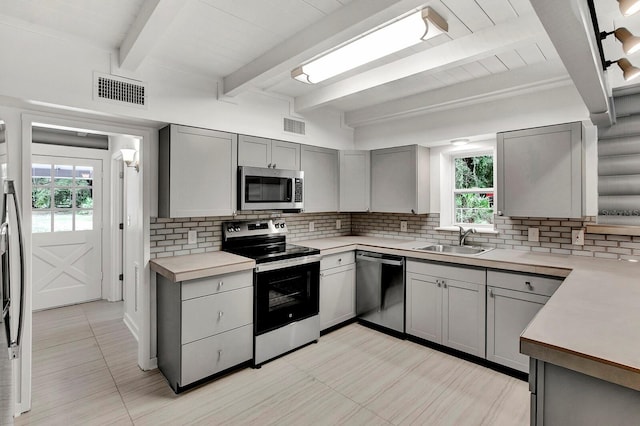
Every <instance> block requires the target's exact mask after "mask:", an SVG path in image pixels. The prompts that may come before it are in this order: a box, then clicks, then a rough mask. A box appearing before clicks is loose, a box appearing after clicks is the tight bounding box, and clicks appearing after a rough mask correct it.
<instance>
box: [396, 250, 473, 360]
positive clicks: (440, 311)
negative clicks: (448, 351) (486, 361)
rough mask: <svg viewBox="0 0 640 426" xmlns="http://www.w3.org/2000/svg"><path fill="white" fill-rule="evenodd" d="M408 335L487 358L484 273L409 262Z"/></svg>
mask: <svg viewBox="0 0 640 426" xmlns="http://www.w3.org/2000/svg"><path fill="white" fill-rule="evenodd" d="M406 280H407V294H406V298H407V303H406V332H407V334H409V335H412V336H416V337H420V338H422V339H425V340H429V341H432V342H434V343H438V344H441V345H445V346H448V347H451V348H453V349H457V350H459V351H462V352H466V353H469V354H472V355H476V356H479V357H483V358H484V356H485V270H484V269H478V268H470V267H465V266H448V265H443V264H439V263H431V262H419V261H413V260H408V261H407V275H406Z"/></svg>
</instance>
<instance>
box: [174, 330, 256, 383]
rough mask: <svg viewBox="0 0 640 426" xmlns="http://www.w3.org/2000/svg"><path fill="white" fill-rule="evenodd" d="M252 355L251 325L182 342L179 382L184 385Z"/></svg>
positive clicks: (248, 358) (243, 360)
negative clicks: (189, 341)
mask: <svg viewBox="0 0 640 426" xmlns="http://www.w3.org/2000/svg"><path fill="white" fill-rule="evenodd" d="M252 356H253V326H252V325H246V326H244V327H240V328H236V329H235V330H231V331H229V332H227V333H222V334H218V335H216V336H212V337H209V338H206V339H202V340H198V341H195V342H192V343H189V344H186V345H183V346H182V374H181V383H180V385H181V386H186V385H188V384H190V383H193V382H195V381H197V380H200V379H202V378H205V377H208V376H210V375H212V374H215V373H218V372H220V371H223V370H226V369H227V368H231V367H233V366H235V365H238V364H241V363H243V362H245V361H248V360H250V359H251V358H252Z"/></svg>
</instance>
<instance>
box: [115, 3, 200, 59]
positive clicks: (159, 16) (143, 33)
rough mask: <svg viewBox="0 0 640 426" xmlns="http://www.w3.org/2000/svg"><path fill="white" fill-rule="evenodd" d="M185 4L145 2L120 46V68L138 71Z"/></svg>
mask: <svg viewBox="0 0 640 426" xmlns="http://www.w3.org/2000/svg"><path fill="white" fill-rule="evenodd" d="M186 3H187V1H186V0H145V1H144V3H143V4H142V7H141V8H140V12H138V16H136V19H135V21H134V22H133V24H132V25H131V28H129V32H128V33H127V35H126V36H125V38H124V40H123V42H122V44H121V45H120V52H119V59H120V68H123V69H125V70H128V71H135V70H136V69H138V67H139V66H140V64H141V63H142V61H143V60H144V59H145V58H146V57H147V56H148V55H149V53H151V50H152V49H153V46H154V45H155V44H156V42H157V41H158V39H160V36H161V35H162V34H163V33H164V31H165V30H166V29H167V27H168V26H169V24H170V23H171V22H172V21H173V20H174V19H175V17H176V16H177V15H178V12H180V10H181V9H182V7H183V6H184V5H185V4H186Z"/></svg>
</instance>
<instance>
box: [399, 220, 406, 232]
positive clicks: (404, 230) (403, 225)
mask: <svg viewBox="0 0 640 426" xmlns="http://www.w3.org/2000/svg"><path fill="white" fill-rule="evenodd" d="M400 232H407V221H406V220H401V221H400Z"/></svg>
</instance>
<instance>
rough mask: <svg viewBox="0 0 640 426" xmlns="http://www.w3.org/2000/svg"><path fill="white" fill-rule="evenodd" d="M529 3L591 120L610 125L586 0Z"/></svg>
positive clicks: (609, 107) (606, 90) (602, 74)
mask: <svg viewBox="0 0 640 426" xmlns="http://www.w3.org/2000/svg"><path fill="white" fill-rule="evenodd" d="M531 5H532V6H533V9H534V10H535V12H536V14H537V15H538V17H539V18H540V21H541V22H542V25H543V26H544V28H545V30H546V32H547V34H548V35H549V38H550V39H551V42H552V43H553V45H554V47H555V48H556V51H557V52H558V55H560V58H561V59H562V62H563V63H564V66H565V67H566V68H567V71H568V72H569V75H570V76H571V79H572V80H573V83H574V84H575V86H576V88H577V89H578V93H580V97H582V100H583V101H584V103H585V105H586V107H587V109H588V110H589V114H590V115H591V121H592V122H593V124H596V125H605V126H610V125H611V124H612V122H613V117H612V111H613V110H612V107H611V100H610V94H609V89H608V85H607V83H606V80H605V73H604V71H603V69H602V63H601V61H600V52H599V50H598V45H597V40H596V36H595V30H594V28H593V23H592V21H591V15H590V13H589V6H588V4H587V0H566V1H558V0H536V1H532V2H531ZM609 59H614V60H615V59H618V58H609Z"/></svg>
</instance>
